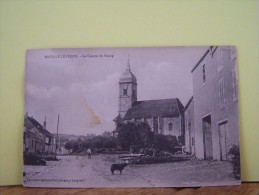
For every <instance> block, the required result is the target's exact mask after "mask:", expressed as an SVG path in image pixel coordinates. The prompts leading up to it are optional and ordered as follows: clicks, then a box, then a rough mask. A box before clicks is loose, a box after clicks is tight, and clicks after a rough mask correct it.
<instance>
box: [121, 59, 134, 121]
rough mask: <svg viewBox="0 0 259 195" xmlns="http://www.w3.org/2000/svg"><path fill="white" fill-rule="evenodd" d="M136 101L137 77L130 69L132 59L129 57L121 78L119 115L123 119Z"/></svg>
mask: <svg viewBox="0 0 259 195" xmlns="http://www.w3.org/2000/svg"><path fill="white" fill-rule="evenodd" d="M136 101H137V79H136V77H135V76H134V74H133V73H132V72H131V70H130V61H129V58H128V63H127V68H126V70H125V72H124V73H123V74H122V75H121V77H120V80H119V115H120V116H121V118H122V119H123V118H124V116H125V114H126V113H127V111H128V109H129V108H131V107H132V106H133V104H134V102H136Z"/></svg>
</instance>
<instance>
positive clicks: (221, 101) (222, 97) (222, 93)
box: [218, 78, 225, 107]
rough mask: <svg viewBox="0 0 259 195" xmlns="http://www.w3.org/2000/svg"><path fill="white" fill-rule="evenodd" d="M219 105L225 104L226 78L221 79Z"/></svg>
mask: <svg viewBox="0 0 259 195" xmlns="http://www.w3.org/2000/svg"><path fill="white" fill-rule="evenodd" d="M218 84H219V105H220V107H223V106H224V105H225V84H224V79H223V78H221V79H219V82H218Z"/></svg>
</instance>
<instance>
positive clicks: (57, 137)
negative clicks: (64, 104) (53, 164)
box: [55, 114, 60, 156]
mask: <svg viewBox="0 0 259 195" xmlns="http://www.w3.org/2000/svg"><path fill="white" fill-rule="evenodd" d="M58 126H59V114H58V123H57V136H56V152H55V155H56V156H57V150H58V147H60V138H59V134H58ZM58 139H59V146H58Z"/></svg>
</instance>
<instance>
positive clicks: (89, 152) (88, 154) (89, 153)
mask: <svg viewBox="0 0 259 195" xmlns="http://www.w3.org/2000/svg"><path fill="white" fill-rule="evenodd" d="M91 153H92V151H91V148H88V150H87V156H88V159H90V158H91Z"/></svg>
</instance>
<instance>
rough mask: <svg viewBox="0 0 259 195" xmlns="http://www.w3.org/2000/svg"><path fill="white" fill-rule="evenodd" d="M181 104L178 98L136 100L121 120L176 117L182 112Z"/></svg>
mask: <svg viewBox="0 0 259 195" xmlns="http://www.w3.org/2000/svg"><path fill="white" fill-rule="evenodd" d="M183 109H184V108H183V105H182V103H181V101H180V100H179V99H178V98H174V99H161V100H147V101H137V102H135V103H134V104H133V106H132V108H130V109H129V110H128V111H127V113H126V115H125V116H124V118H123V120H131V119H133V118H135V119H141V118H151V117H158V116H162V117H178V116H179V115H180V114H182V113H183Z"/></svg>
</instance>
